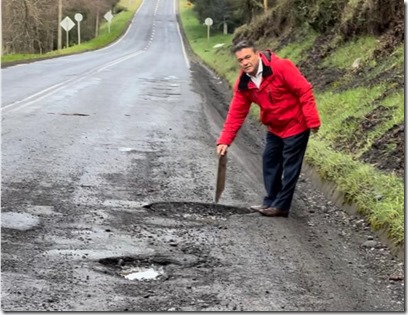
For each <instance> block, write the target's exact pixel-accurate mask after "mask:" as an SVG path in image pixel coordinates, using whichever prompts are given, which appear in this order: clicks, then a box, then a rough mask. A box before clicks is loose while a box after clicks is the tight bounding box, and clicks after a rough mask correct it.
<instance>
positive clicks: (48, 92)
mask: <svg viewBox="0 0 408 315" xmlns="http://www.w3.org/2000/svg"><path fill="white" fill-rule="evenodd" d="M141 53H143V51H141V50H139V51H136V52H133V53H131V54H129V55H127V56H124V57H122V58H119V59H117V60H114V61H111V62H109V63H108V64H105V65H104V66H102V67H99V68H96V69H92V70H90V71H87V72H86V73H84V74H82V75H81V76H78V77H76V78H71V79H69V80H65V81H63V82H60V83H57V84H55V85H52V86H50V87H48V88H46V89H44V90H42V91H40V92H37V93H35V94H32V95H30V96H28V97H26V98H24V99H22V100H19V101H16V102H13V103H11V104H8V105H5V106H3V107H2V108H1V109H0V111H1V112H2V111H4V110H5V109H7V108H10V107H12V106H14V107H15V106H16V105H21V106H18V107H17V108H18V109H20V108H23V107H25V106H27V105H30V104H34V103H36V102H38V101H40V100H42V99H44V98H45V97H47V96H51V95H52V94H54V93H55V92H57V91H59V90H61V89H63V88H65V87H67V85H68V84H69V83H72V82H78V81H80V80H82V79H84V78H85V77H86V76H88V75H90V74H93V73H97V72H101V71H103V70H106V69H107V68H109V67H112V66H114V65H116V64H118V63H121V62H123V61H126V60H128V59H130V58H133V57H136V56H137V55H140V54H141Z"/></svg>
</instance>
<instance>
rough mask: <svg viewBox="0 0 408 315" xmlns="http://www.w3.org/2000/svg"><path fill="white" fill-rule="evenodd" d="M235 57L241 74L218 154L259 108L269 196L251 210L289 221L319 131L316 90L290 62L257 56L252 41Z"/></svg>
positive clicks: (243, 43)
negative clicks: (307, 153)
mask: <svg viewBox="0 0 408 315" xmlns="http://www.w3.org/2000/svg"><path fill="white" fill-rule="evenodd" d="M231 51H232V53H233V54H234V55H235V57H236V59H237V61H238V63H239V66H240V68H241V71H240V74H239V76H238V79H237V81H236V83H235V85H234V94H233V97H232V100H231V103H230V107H229V111H228V115H227V118H226V120H225V123H224V127H223V130H222V131H221V135H220V137H219V139H218V140H217V154H218V155H224V154H225V153H226V152H227V150H228V147H229V146H230V145H231V143H232V142H233V141H234V139H235V136H236V135H237V133H238V130H239V129H240V128H241V126H242V124H243V123H244V120H245V118H246V116H247V115H248V112H249V109H250V106H251V103H256V104H257V105H258V106H259V107H260V119H261V122H262V123H263V124H264V125H266V126H267V129H268V131H267V135H266V145H265V149H264V153H263V157H262V164H263V179H264V185H265V190H266V196H265V198H264V200H263V203H262V205H260V206H252V207H251V209H253V210H256V211H259V212H260V213H261V214H263V215H266V216H271V217H277V216H279V217H288V215H289V210H290V206H291V203H292V199H293V194H294V192H295V186H296V183H297V180H298V178H299V175H300V171H301V167H302V161H303V157H304V154H305V151H306V146H307V142H308V140H309V135H310V131H312V132H317V131H318V129H319V127H320V118H319V113H318V111H317V106H316V102H315V98H314V95H313V91H312V85H311V84H310V83H309V82H308V81H307V80H306V78H305V77H304V76H303V75H302V74H301V73H300V71H299V70H298V69H297V68H296V66H295V65H294V64H293V63H292V62H291V61H290V60H287V59H281V58H279V57H278V56H276V55H275V54H274V53H272V52H271V51H270V50H267V51H265V52H258V51H257V49H256V47H255V46H254V44H253V43H251V42H250V41H248V40H243V41H240V42H238V43H237V44H235V45H234V46H233V47H232V49H231Z"/></svg>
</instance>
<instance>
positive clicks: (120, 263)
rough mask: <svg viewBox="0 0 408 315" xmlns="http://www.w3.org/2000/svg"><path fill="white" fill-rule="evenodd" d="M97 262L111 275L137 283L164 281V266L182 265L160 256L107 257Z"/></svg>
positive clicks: (165, 273) (165, 276)
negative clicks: (111, 272) (110, 272)
mask: <svg viewBox="0 0 408 315" xmlns="http://www.w3.org/2000/svg"><path fill="white" fill-rule="evenodd" d="M98 262H99V263H100V264H102V265H104V266H105V267H108V268H109V269H110V271H112V270H113V273H114V274H115V275H117V276H120V277H124V278H125V279H128V280H138V281H151V280H163V279H166V278H167V277H168V272H167V271H166V269H165V268H166V266H168V265H171V264H173V265H182V262H181V261H179V260H177V259H176V258H171V257H167V256H160V255H158V256H150V257H129V256H124V257H109V258H102V259H99V260H98ZM104 272H105V271H104ZM105 273H106V272H105Z"/></svg>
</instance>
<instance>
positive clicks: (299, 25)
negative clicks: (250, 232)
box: [180, 0, 405, 248]
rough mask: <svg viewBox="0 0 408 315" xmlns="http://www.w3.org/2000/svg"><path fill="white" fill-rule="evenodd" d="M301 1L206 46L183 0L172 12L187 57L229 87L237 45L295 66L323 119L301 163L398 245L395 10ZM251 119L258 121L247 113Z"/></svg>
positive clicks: (282, 4) (398, 6) (399, 15)
mask: <svg viewBox="0 0 408 315" xmlns="http://www.w3.org/2000/svg"><path fill="white" fill-rule="evenodd" d="M195 2H197V1H195ZM303 2H305V1H300V0H299V1H289V0H281V1H275V2H274V3H275V5H274V6H271V7H270V8H269V10H268V11H267V12H266V13H263V14H261V15H260V16H258V17H257V18H256V19H253V20H252V21H251V23H249V24H245V25H242V26H240V27H238V28H237V29H235V32H234V33H233V34H228V35H224V34H220V33H215V32H214V34H213V35H212V38H211V39H210V40H209V43H207V38H206V37H205V35H204V34H205V33H204V32H203V30H202V29H203V26H201V25H200V23H199V22H198V19H199V17H198V16H197V14H196V13H195V12H194V11H193V9H191V5H188V3H187V4H186V1H184V0H180V14H181V19H182V23H183V28H184V30H185V33H186V36H187V37H188V40H189V43H190V45H191V47H192V50H193V51H194V52H195V53H196V54H197V55H198V56H199V58H200V59H201V60H203V62H204V63H205V64H206V65H207V66H209V67H211V68H212V69H213V70H214V71H215V72H216V73H217V74H219V75H220V76H221V77H224V78H226V79H227V80H228V82H229V83H230V86H232V84H233V82H234V80H235V76H236V74H237V69H238V68H237V65H236V62H235V60H234V56H232V55H231V54H230V52H229V48H230V47H231V44H232V42H235V41H237V40H239V39H242V38H248V39H251V40H253V41H254V42H255V43H256V44H257V46H258V49H260V50H262V49H265V48H271V49H272V50H273V51H274V52H275V53H277V54H278V55H279V56H281V57H284V58H289V59H291V60H292V61H294V62H295V63H296V64H297V65H298V67H299V68H300V69H301V70H302V72H303V73H304V74H305V76H306V77H307V78H308V80H309V81H310V82H311V83H312V84H313V86H314V91H315V95H316V99H317V102H318V107H319V111H320V114H321V118H322V127H321V130H320V132H319V134H318V135H317V137H312V139H311V140H310V144H309V148H308V152H307V155H306V161H307V163H308V164H309V165H311V166H312V167H313V168H314V170H315V171H316V172H317V173H318V174H319V176H320V177H321V179H322V180H326V181H328V182H330V183H334V184H335V185H336V187H337V189H338V190H339V191H340V192H342V193H343V194H344V202H345V203H347V204H349V205H352V206H353V207H355V208H356V209H357V211H358V212H359V213H360V214H362V215H364V216H365V217H366V219H367V221H368V222H369V224H371V226H372V228H373V229H374V230H377V231H385V232H386V234H387V235H388V237H389V238H390V239H391V241H392V243H393V244H394V245H396V246H397V247H400V248H402V246H403V244H404V143H405V142H404V131H405V127H404V6H403V3H402V2H398V1H368V0H367V1H365V0H362V1H338V2H332V1H324V0H320V1H310V2H305V3H303ZM294 3H296V4H297V5H296V6H294V5H293V4H294ZM295 8H296V9H295ZM217 44H218V45H217ZM214 46H215V47H217V48H215V47H214ZM251 114H252V117H253V119H257V117H258V112H257V107H256V106H253V109H252V112H251Z"/></svg>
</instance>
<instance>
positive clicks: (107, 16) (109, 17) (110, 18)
mask: <svg viewBox="0 0 408 315" xmlns="http://www.w3.org/2000/svg"><path fill="white" fill-rule="evenodd" d="M103 17H104V18H105V20H107V21H108V22H110V21H112V18H113V14H112V10H109V11H108V12H106V13H105V15H104V16H103Z"/></svg>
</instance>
